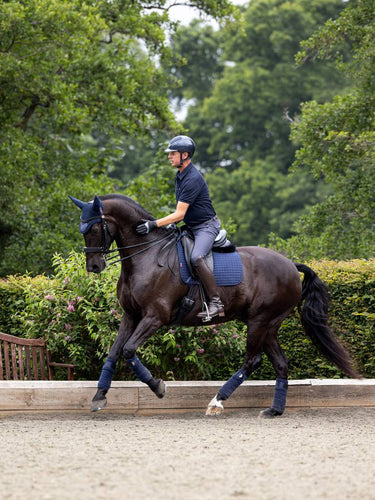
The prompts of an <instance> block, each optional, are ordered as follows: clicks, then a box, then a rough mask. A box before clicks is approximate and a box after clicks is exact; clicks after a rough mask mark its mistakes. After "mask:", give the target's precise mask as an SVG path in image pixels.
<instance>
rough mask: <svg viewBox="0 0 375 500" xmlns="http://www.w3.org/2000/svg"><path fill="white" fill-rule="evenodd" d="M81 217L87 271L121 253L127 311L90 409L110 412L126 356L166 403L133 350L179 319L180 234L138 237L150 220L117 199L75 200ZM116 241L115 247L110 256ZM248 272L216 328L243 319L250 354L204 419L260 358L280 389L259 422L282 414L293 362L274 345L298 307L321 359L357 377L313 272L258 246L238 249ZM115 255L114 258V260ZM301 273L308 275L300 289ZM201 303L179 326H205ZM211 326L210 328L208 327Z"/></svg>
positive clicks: (121, 293)
mask: <svg viewBox="0 0 375 500" xmlns="http://www.w3.org/2000/svg"><path fill="white" fill-rule="evenodd" d="M71 199H72V201H73V202H74V203H75V204H76V205H78V206H79V208H81V210H82V214H81V223H80V231H81V233H83V234H84V239H85V243H86V247H85V249H84V250H85V252H86V269H87V271H88V272H93V273H100V272H102V271H103V269H104V268H105V267H106V257H107V256H108V254H110V253H111V252H117V251H118V252H119V260H121V274H120V278H119V281H118V284H117V297H118V300H119V302H120V304H121V306H122V308H123V310H124V314H123V316H122V320H121V324H120V328H119V331H118V335H117V338H116V340H115V342H114V344H113V346H112V347H111V349H110V352H109V355H108V358H107V360H106V361H105V364H104V366H103V369H102V373H101V376H100V379H99V382H98V390H97V393H96V394H95V396H94V398H93V401H92V410H93V411H96V410H100V409H102V408H104V407H105V405H106V397H105V395H106V393H107V391H108V389H109V388H110V385H111V381H112V377H113V373H114V369H115V365H116V362H117V360H118V359H119V357H120V356H121V354H123V356H124V358H125V361H126V363H127V365H128V366H129V367H130V368H131V369H132V370H133V372H134V373H135V375H136V376H137V377H138V378H139V379H140V380H141V381H142V382H144V383H146V384H147V385H148V386H149V387H150V389H151V390H152V391H153V392H154V393H155V394H156V395H157V396H158V397H160V398H161V397H163V396H164V393H165V384H164V382H163V380H161V379H154V377H153V376H152V375H151V373H150V372H149V370H148V369H147V368H145V367H144V366H143V365H142V363H141V362H140V360H139V359H138V358H137V356H136V351H137V349H138V347H139V346H140V345H142V344H143V343H144V342H145V341H146V340H147V339H148V338H149V337H151V335H153V334H154V333H155V332H156V331H157V330H158V329H159V328H160V327H162V326H163V325H170V324H171V323H172V322H173V321H174V320H175V318H176V317H177V316H178V311H179V307H180V304H181V300H182V299H183V297H185V296H186V295H187V293H188V290H189V287H188V286H187V285H186V284H184V283H183V281H182V280H181V278H180V274H179V270H178V267H179V260H178V256H177V250H176V246H175V244H174V241H175V231H174V230H171V229H166V228H159V229H157V230H156V231H154V232H153V233H152V234H151V235H150V234H148V235H144V236H140V235H139V234H137V232H136V231H135V227H136V226H137V224H139V223H140V221H141V220H142V219H153V217H152V216H150V214H149V213H148V212H147V211H146V210H144V209H143V208H142V207H141V206H140V205H139V204H137V203H136V202H135V201H133V200H132V199H130V198H128V197H126V196H123V195H117V194H111V195H106V196H100V197H95V199H94V200H93V201H91V202H89V203H84V202H81V201H79V200H77V199H75V198H71ZM113 241H115V242H116V244H117V248H116V249H115V250H110V246H111V244H112V242H113ZM237 252H238V254H239V256H240V258H241V261H242V265H243V278H242V281H241V282H240V283H239V284H238V285H236V286H224V287H221V288H220V298H221V300H222V302H223V303H224V305H225V317H223V318H219V319H217V318H216V319H215V320H214V321H211V323H213V322H215V323H219V322H225V321H231V320H234V319H236V320H241V321H243V322H244V323H245V324H246V326H247V345H246V355H245V360H244V363H243V365H242V367H241V368H240V369H239V371H238V372H237V373H235V374H234V375H233V376H232V377H231V378H230V379H229V380H228V381H227V382H226V383H225V384H224V385H223V386H222V387H221V389H220V390H219V392H218V393H217V394H216V396H215V397H214V398H213V399H212V401H211V402H210V403H209V405H208V409H207V414H217V413H221V412H222V411H223V409H224V408H223V404H222V401H224V400H226V399H227V398H228V397H229V396H230V395H231V394H232V392H233V391H234V390H235V389H236V388H237V387H238V386H239V385H240V384H241V383H242V382H243V381H244V380H246V378H247V377H248V376H249V375H250V374H251V373H252V372H253V371H254V370H255V369H256V368H257V367H258V366H259V365H260V363H261V356H262V352H265V354H266V355H267V356H268V358H269V359H270V361H271V363H272V365H273V367H274V369H275V372H276V377H277V378H276V384H275V393H274V400H273V403H272V406H271V407H270V408H268V409H266V410H263V411H262V412H261V416H262V417H274V416H277V415H281V414H282V413H283V411H284V409H285V405H286V394H287V387H288V360H287V358H286V357H285V355H284V353H283V351H282V349H281V347H280V345H279V342H278V338H277V334H278V330H279V328H280V325H281V324H282V322H283V321H284V319H285V318H286V317H287V316H288V315H289V314H290V313H291V312H292V311H293V309H294V308H295V307H296V306H298V307H300V306H302V308H301V311H300V314H301V321H302V324H303V327H304V330H305V332H306V333H307V334H308V336H309V337H310V338H311V339H312V341H313V342H314V343H315V344H316V346H317V347H318V348H319V349H320V351H321V352H322V354H323V355H324V356H325V357H326V358H327V359H328V360H329V361H331V362H332V363H334V364H335V365H337V366H338V368H340V370H341V371H342V372H343V373H345V374H346V375H348V376H350V377H353V378H358V377H359V374H358V373H357V372H356V370H355V369H354V368H353V365H352V361H351V359H350V356H349V354H348V353H347V351H346V350H345V349H344V347H343V346H342V345H341V344H340V343H339V341H338V340H337V338H336V336H335V335H334V334H333V332H332V331H331V330H330V328H329V326H328V324H327V309H328V295H327V290H326V288H325V286H324V284H323V283H322V281H321V280H320V279H319V278H318V276H317V275H316V274H315V272H314V271H313V270H312V269H310V268H309V267H307V266H305V265H303V264H294V263H293V262H291V261H290V260H288V259H287V258H285V257H284V256H282V255H280V254H278V253H276V252H274V251H272V250H269V249H266V248H260V247H238V248H237ZM116 256H117V254H116ZM299 272H301V273H303V274H304V279H303V283H302V285H301V279H300V274H299ZM200 310H201V301H200V300H197V301H196V304H195V306H194V307H193V309H192V310H191V311H190V312H188V313H187V314H186V315H185V317H184V318H183V319H182V321H181V324H183V325H186V326H194V325H198V324H202V323H201V320H199V319H198V318H197V313H198V312H200ZM207 324H210V323H207Z"/></svg>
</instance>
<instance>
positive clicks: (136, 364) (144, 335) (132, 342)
mask: <svg viewBox="0 0 375 500" xmlns="http://www.w3.org/2000/svg"><path fill="white" fill-rule="evenodd" d="M161 325H162V322H159V321H158V320H157V318H156V317H155V316H146V317H145V318H144V319H143V320H142V321H140V322H139V324H138V326H137V328H136V329H135V331H134V332H133V334H132V335H131V337H130V338H129V339H128V341H127V342H126V343H125V345H124V358H125V362H126V364H127V365H128V366H129V368H130V369H131V370H132V372H133V373H134V374H135V376H136V377H137V378H138V379H139V380H140V381H141V382H143V383H145V384H147V385H148V386H149V388H150V389H151V390H152V392H154V393H155V394H156V396H157V397H158V398H162V397H163V396H164V394H165V392H166V385H165V383H164V381H163V380H162V379H155V378H154V377H153V376H152V374H151V372H150V371H149V370H148V369H147V368H146V367H145V366H144V365H143V364H142V363H141V361H140V360H139V359H138V357H137V356H136V351H137V349H138V347H139V346H140V345H142V344H143V342H145V340H147V339H148V338H149V337H151V335H153V334H154V333H155V332H156V330H157V329H158V328H159V327H160V326H161Z"/></svg>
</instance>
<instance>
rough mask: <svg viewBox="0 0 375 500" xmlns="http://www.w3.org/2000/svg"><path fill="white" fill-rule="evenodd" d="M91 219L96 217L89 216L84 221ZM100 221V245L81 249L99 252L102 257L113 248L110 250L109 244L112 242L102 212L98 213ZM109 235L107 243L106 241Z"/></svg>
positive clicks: (88, 251) (86, 251)
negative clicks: (89, 217)
mask: <svg viewBox="0 0 375 500" xmlns="http://www.w3.org/2000/svg"><path fill="white" fill-rule="evenodd" d="M92 220H97V217H91V219H87V220H85V221H84V222H90V221H92ZM100 223H101V225H102V244H101V246H100V247H84V248H83V251H84V252H85V253H101V254H103V257H104V256H105V255H107V254H109V253H111V252H113V251H114V250H110V246H111V244H112V236H111V233H110V232H109V229H108V224H107V222H106V220H105V218H104V214H103V213H102V214H101V215H100ZM108 236H109V243H108Z"/></svg>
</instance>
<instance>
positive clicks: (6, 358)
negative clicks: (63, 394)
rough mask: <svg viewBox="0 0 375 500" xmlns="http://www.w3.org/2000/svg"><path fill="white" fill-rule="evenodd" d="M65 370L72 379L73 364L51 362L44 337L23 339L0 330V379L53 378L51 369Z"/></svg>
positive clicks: (69, 378)
mask: <svg viewBox="0 0 375 500" xmlns="http://www.w3.org/2000/svg"><path fill="white" fill-rule="evenodd" d="M54 368H64V369H66V370H67V379H68V380H74V368H75V365H71V364H65V363H53V362H52V358H51V353H50V351H49V350H48V349H47V347H46V343H45V340H44V339H24V338H20V337H15V336H13V335H8V334H7V333H2V332H0V380H54V377H53V369H54Z"/></svg>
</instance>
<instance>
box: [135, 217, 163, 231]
mask: <svg viewBox="0 0 375 500" xmlns="http://www.w3.org/2000/svg"><path fill="white" fill-rule="evenodd" d="M157 227H158V225H157V224H156V220H147V221H145V222H144V223H143V224H138V226H137V227H136V228H135V230H136V231H137V233H139V234H148V233H149V232H150V231H153V230H154V229H156V228H157Z"/></svg>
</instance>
